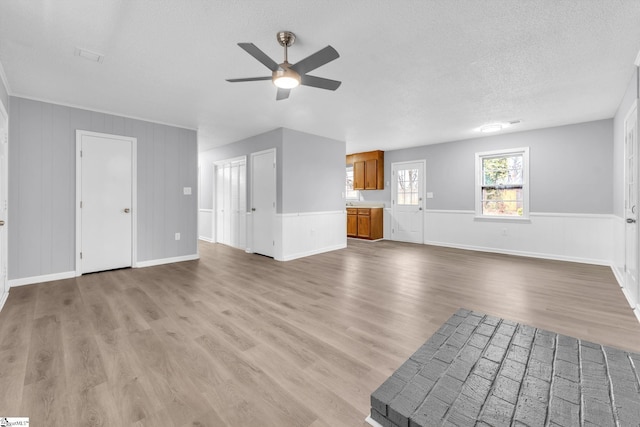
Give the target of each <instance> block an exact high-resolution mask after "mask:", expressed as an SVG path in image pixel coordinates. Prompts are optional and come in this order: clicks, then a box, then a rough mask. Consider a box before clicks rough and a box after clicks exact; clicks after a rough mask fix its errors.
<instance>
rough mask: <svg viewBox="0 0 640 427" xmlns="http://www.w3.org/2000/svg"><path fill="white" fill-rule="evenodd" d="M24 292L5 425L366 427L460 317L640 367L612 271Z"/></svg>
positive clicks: (372, 273) (389, 272) (348, 258)
mask: <svg viewBox="0 0 640 427" xmlns="http://www.w3.org/2000/svg"><path fill="white" fill-rule="evenodd" d="M200 256H201V259H200V260H198V261H188V262H182V263H177V264H170V265H161V266H157V267H149V268H141V269H126V270H117V271H110V272H104V273H97V274H89V275H85V276H82V277H79V278H76V279H69V280H61V281H56V282H49V283H42V284H36V285H30V286H22V287H17V288H12V289H11V292H10V295H9V298H8V300H7V302H6V304H5V306H4V308H3V310H2V312H0V384H1V385H2V386H1V387H0V416H24V417H30V421H31V423H32V425H47V426H159V425H163V426H221V427H225V426H229V427H232V426H233V427H235V426H249V425H259V426H279V427H281V426H294V427H295V426H300V427H311V426H312V427H320V426H364V425H365V424H364V419H365V417H366V416H367V415H368V412H369V407H370V404H369V396H370V394H371V392H372V391H373V390H375V389H376V388H377V387H378V386H379V385H380V384H381V383H382V382H383V381H384V380H385V379H386V378H387V377H388V376H389V375H391V373H392V372H393V371H394V370H395V369H397V368H398V366H400V364H402V362H404V361H405V360H406V359H407V358H408V357H409V356H410V355H411V354H412V353H413V351H415V350H416V349H417V348H418V347H419V346H420V345H421V344H422V343H424V342H425V341H426V340H427V338H428V337H429V336H430V335H431V334H433V333H434V332H435V331H436V329H438V327H439V326H440V325H441V324H442V323H443V322H445V321H446V319H448V318H449V316H451V314H452V313H453V312H455V311H456V310H457V309H458V308H460V307H465V308H468V309H471V310H475V311H479V312H484V313H487V314H491V315H494V316H498V317H503V318H507V319H512V320H515V321H517V322H521V323H526V324H529V325H532V326H535V327H539V328H543V329H548V330H551V331H555V332H558V333H562V334H566V335H571V336H575V337H578V338H581V339H586V340H590V341H594V342H598V343H601V344H606V345H610V346H615V347H619V348H623V349H626V350H630V351H634V352H640V323H639V322H638V321H637V319H636V318H635V317H634V315H633V313H632V311H631V309H630V308H629V305H628V304H627V302H626V300H625V298H624V296H623V294H622V292H621V290H620V288H619V287H618V285H617V283H616V281H615V279H614V276H613V274H612V272H611V270H610V269H609V268H608V267H602V266H593V265H585V264H576V263H567V262H559V261H548V260H538V259H531V258H522V257H514V256H506V255H497V254H487V253H480V252H472V251H464V250H458V249H448V248H440V247H433V246H425V245H412V244H406V243H398V242H390V241H381V242H375V243H371V242H363V241H357V240H349V242H348V248H347V249H343V250H339V251H334V252H330V253H326V254H320V255H316V256H312V257H308V258H303V259H299V260H294V261H289V262H278V261H274V260H272V259H270V258H266V257H262V256H259V255H251V254H246V253H244V252H243V251H241V250H237V249H233V248H229V247H226V246H223V245H217V244H210V243H201V244H200Z"/></svg>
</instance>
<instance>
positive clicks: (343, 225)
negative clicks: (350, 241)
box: [274, 211, 347, 261]
mask: <svg viewBox="0 0 640 427" xmlns="http://www.w3.org/2000/svg"><path fill="white" fill-rule="evenodd" d="M275 233H276V234H275V235H276V236H282V239H281V240H280V242H278V240H279V239H278V238H277V237H276V256H275V257H274V258H275V259H276V260H278V261H289V260H292V259H296V258H302V257H306V256H309V255H315V254H319V253H322V252H329V251H333V250H336V249H343V248H346V247H347V213H346V211H326V212H303V213H286V214H277V215H276V227H275Z"/></svg>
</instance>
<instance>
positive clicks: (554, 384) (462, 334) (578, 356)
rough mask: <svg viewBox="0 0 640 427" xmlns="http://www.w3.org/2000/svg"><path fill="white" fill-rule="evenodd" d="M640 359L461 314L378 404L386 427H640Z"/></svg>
mask: <svg viewBox="0 0 640 427" xmlns="http://www.w3.org/2000/svg"><path fill="white" fill-rule="evenodd" d="M639 367H640V354H634V353H628V352H625V351H623V350H619V349H615V348H611V347H602V346H600V345H599V344H596V343H592V342H588V341H581V340H578V339H576V338H573V337H568V336H566V335H557V334H555V333H553V332H549V331H545V330H542V329H536V328H533V327H531V326H528V325H522V324H518V323H516V322H513V321H509V320H504V319H500V318H497V317H493V316H486V315H483V314H481V313H475V312H472V311H469V310H466V309H460V310H458V311H457V312H456V313H455V314H454V315H453V316H452V317H451V318H449V320H447V322H445V324H444V325H442V327H440V329H438V331H437V332H436V333H435V334H434V335H433V336H432V337H431V338H429V340H427V342H425V343H424V344H423V345H422V346H421V347H420V348H419V349H418V350H416V352H415V353H414V354H413V355H411V357H410V358H409V359H408V360H407V361H406V362H405V363H403V364H402V366H400V367H399V368H398V370H396V372H394V373H393V375H392V376H391V377H389V378H388V379H387V380H386V381H385V382H384V383H383V384H382V385H381V386H380V387H379V388H378V389H377V390H376V391H374V392H373V393H372V395H371V418H372V419H373V420H375V421H377V422H378V423H379V424H380V425H382V426H384V427H426V426H452V427H453V426H456V427H465V426H475V427H480V426H487V427H488V426H492V427H497V426H516V427H518V426H522V427H524V426H526V427H533V426H551V427H554V426H555V427H572V426H584V427H588V426H598V427H603V426H640V379H639V378H640V377H639V375H638V374H639V372H638V368H639Z"/></svg>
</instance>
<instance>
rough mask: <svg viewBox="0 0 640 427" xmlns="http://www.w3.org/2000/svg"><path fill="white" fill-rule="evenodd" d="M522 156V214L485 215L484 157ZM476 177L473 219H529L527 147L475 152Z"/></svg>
mask: <svg viewBox="0 0 640 427" xmlns="http://www.w3.org/2000/svg"><path fill="white" fill-rule="evenodd" d="M513 155H521V156H522V205H523V206H522V216H514V215H485V214H483V213H482V183H483V175H484V173H483V172H484V171H483V166H482V161H483V160H484V159H485V158H496V157H509V156H513ZM475 157H476V165H475V166H476V171H475V172H476V179H475V181H476V182H475V201H476V206H475V207H476V215H475V219H480V220H482V219H485V220H500V221H503V220H504V221H529V147H521V148H509V149H503V150H493V151H483V152H479V153H476V156H475Z"/></svg>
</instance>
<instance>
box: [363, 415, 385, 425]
mask: <svg viewBox="0 0 640 427" xmlns="http://www.w3.org/2000/svg"><path fill="white" fill-rule="evenodd" d="M364 422H365V423H367V424H369V425H370V426H373V427H383V426H382V424H380V423H379V422H377V421H376V420H374V419H373V418H371V415H369V416H368V417H367V418H365V420H364Z"/></svg>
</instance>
